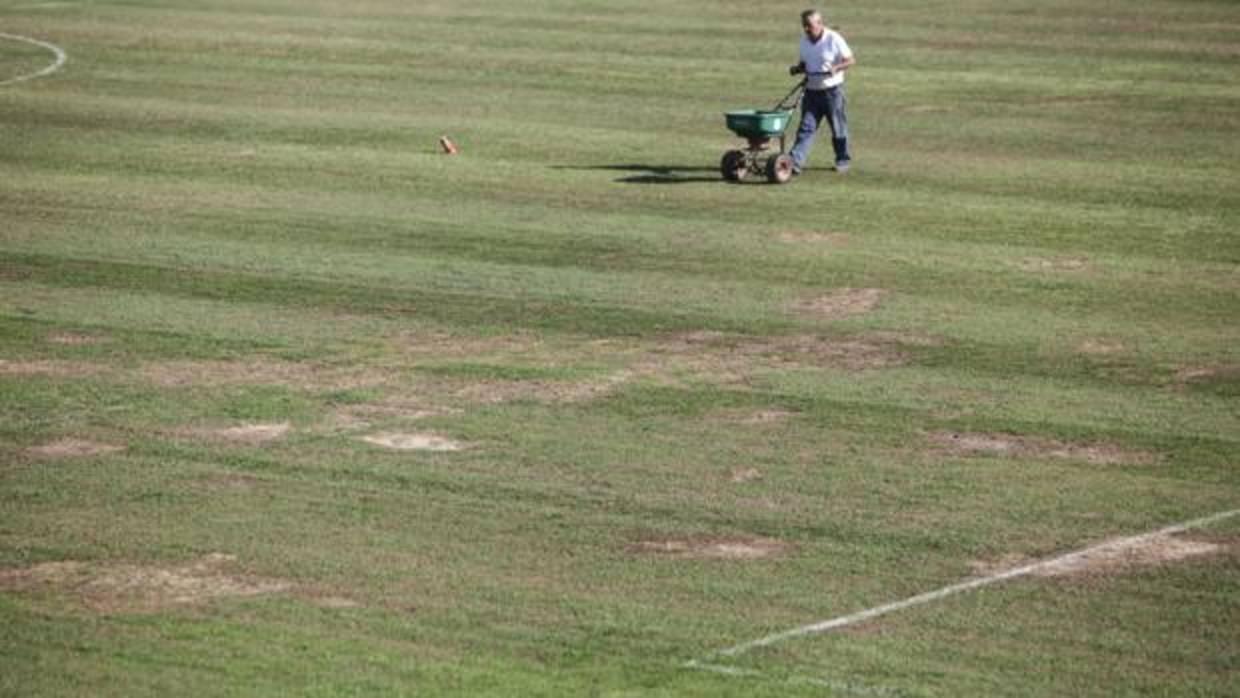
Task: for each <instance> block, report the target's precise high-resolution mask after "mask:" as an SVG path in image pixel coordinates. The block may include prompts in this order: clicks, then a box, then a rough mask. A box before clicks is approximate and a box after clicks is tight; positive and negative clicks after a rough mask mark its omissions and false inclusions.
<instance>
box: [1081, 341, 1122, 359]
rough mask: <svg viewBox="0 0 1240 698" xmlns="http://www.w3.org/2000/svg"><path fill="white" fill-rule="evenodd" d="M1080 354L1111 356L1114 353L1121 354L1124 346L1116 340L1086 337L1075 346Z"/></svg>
mask: <svg viewBox="0 0 1240 698" xmlns="http://www.w3.org/2000/svg"><path fill="white" fill-rule="evenodd" d="M1076 350H1077V351H1079V352H1080V353H1082V354H1088V355H1091V356H1112V355H1114V354H1122V353H1124V352H1125V351H1126V347H1125V346H1124V345H1123V344H1121V343H1119V342H1116V341H1111V340H1106V339H1087V340H1085V341H1084V342H1081V344H1080V345H1079V346H1078V347H1077V348H1076Z"/></svg>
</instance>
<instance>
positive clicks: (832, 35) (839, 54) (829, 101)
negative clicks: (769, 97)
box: [788, 10, 856, 174]
mask: <svg viewBox="0 0 1240 698" xmlns="http://www.w3.org/2000/svg"><path fill="white" fill-rule="evenodd" d="M801 27H802V28H803V29H804V30H805V36H802V37H801V62H800V63H798V64H796V65H794V66H792V67H791V68H789V69H788V72H789V73H791V74H793V75H798V74H801V73H804V74H805V75H806V83H805V96H804V97H803V98H802V100H801V126H800V128H798V129H797V141H796V145H794V146H792V172H793V174H800V173H801V168H802V167H804V166H805V161H806V159H808V158H809V151H810V148H812V147H813V145H814V135H815V134H816V133H817V131H818V125H819V124H820V123H822V120H823V119H824V118H825V119H827V122H828V123H829V124H831V144H832V145H833V146H834V147H835V170H836V172H841V173H842V172H847V171H848V167H849V165H850V164H851V163H852V155H850V154H849V152H848V117H847V116H846V115H845V114H844V106H845V101H846V100H845V99H844V71H846V70H848V69H849V68H851V67H852V66H853V65H855V64H856V61H855V60H853V52H852V49H850V48H849V47H848V42H846V41H844V37H843V36H840V34H839V32H836V31H832V30H831V29H828V28H827V27H826V25H824V24H823V21H822V15H821V14H819V12H818V10H806V11H804V12H802V13H801Z"/></svg>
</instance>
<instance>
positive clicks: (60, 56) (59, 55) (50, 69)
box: [0, 32, 68, 86]
mask: <svg viewBox="0 0 1240 698" xmlns="http://www.w3.org/2000/svg"><path fill="white" fill-rule="evenodd" d="M0 39H10V40H12V41H21V42H23V43H27V44H33V45H35V46H38V47H39V48H45V49H47V50H48V51H51V52H52V54H53V55H55V56H56V60H55V61H53V62H52V64H51V65H49V66H47V67H46V68H44V69H42V70H39V71H35V72H33V73H30V74H28V75H19V76H17V77H15V78H9V79H8V80H0V86H2V85H12V84H13V83H15V82H23V81H26V80H33V79H35V78H41V77H43V76H44V75H51V74H52V73H54V72H56V71H57V70H60V67H61V66H62V65H64V64H65V61H66V60H67V59H68V57H67V56H66V55H65V52H64V50H63V49H61V48H60V47H59V46H57V45H56V44H49V43H47V42H46V41H39V40H38V39H31V38H30V37H28V36H18V35H17V34H6V33H4V32H0Z"/></svg>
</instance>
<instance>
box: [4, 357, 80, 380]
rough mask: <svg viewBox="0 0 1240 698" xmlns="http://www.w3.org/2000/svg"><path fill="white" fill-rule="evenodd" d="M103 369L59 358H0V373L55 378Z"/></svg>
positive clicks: (77, 376) (75, 375)
mask: <svg viewBox="0 0 1240 698" xmlns="http://www.w3.org/2000/svg"><path fill="white" fill-rule="evenodd" d="M101 371H103V367H102V366H100V365H98V364H93V363H90V362H87V361H66V360H61V359H37V360H33V361H10V360H7V359H0V375H10V376H50V377H55V378H80V377H82V376H90V375H94V374H96V373H99V372H101Z"/></svg>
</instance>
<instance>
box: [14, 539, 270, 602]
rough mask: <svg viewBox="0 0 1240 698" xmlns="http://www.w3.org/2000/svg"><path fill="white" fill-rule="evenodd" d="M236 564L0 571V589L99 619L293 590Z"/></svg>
mask: <svg viewBox="0 0 1240 698" xmlns="http://www.w3.org/2000/svg"><path fill="white" fill-rule="evenodd" d="M235 563H236V558H235V557H233V556H232V555H224V554H222V553H212V554H210V555H206V556H204V557H202V558H200V559H198V560H196V561H194V562H191V563H188V564H185V565H180V566H174V567H160V566H155V565H136V564H127V563H86V562H74V561H67V562H48V563H43V564H41V565H35V566H34V567H29V568H26V569H16V570H0V589H7V590H15V591H28V592H29V591H52V592H57V593H62V594H68V595H71V596H73V597H75V598H76V599H77V600H78V601H80V602H81V603H82V604H84V605H85V606H86V607H87V608H90V609H92V610H94V611H98V612H100V613H149V612H154V611H159V610H162V609H165V608H169V607H175V606H189V605H197V604H202V603H206V602H209V601H212V600H215V599H219V598H225V597H245V596H258V595H263V594H274V593H279V592H284V591H288V590H289V589H291V588H292V586H293V585H292V584H291V583H289V582H286V581H282V580H277V579H262V578H257V577H251V576H246V575H241V574H238V573H235V572H232V571H231V570H232V569H234V568H235V567H236V564H235Z"/></svg>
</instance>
